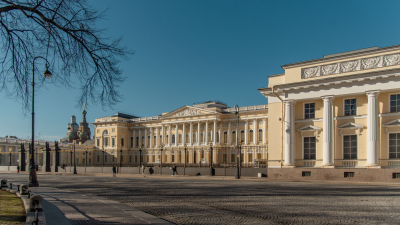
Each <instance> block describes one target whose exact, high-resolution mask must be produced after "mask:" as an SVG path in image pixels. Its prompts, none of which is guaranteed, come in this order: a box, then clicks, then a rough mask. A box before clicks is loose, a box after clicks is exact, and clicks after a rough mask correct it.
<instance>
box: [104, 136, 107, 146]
mask: <svg viewBox="0 0 400 225" xmlns="http://www.w3.org/2000/svg"><path fill="white" fill-rule="evenodd" d="M104 143H105V144H104V146H108V138H104Z"/></svg>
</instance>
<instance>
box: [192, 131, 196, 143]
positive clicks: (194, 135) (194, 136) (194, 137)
mask: <svg viewBox="0 0 400 225" xmlns="http://www.w3.org/2000/svg"><path fill="white" fill-rule="evenodd" d="M196 141H197V140H196V133H193V143H196Z"/></svg>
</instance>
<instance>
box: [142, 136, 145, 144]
mask: <svg viewBox="0 0 400 225" xmlns="http://www.w3.org/2000/svg"><path fill="white" fill-rule="evenodd" d="M144 141H145V139H144V136H142V145H144Z"/></svg>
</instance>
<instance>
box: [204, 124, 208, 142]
mask: <svg viewBox="0 0 400 225" xmlns="http://www.w3.org/2000/svg"><path fill="white" fill-rule="evenodd" d="M204 133H205V140H206V141H205V144H206V145H208V120H206V128H205V132H204Z"/></svg>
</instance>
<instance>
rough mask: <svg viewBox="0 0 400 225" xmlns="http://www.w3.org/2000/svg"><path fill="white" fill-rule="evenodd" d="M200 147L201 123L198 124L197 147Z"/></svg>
mask: <svg viewBox="0 0 400 225" xmlns="http://www.w3.org/2000/svg"><path fill="white" fill-rule="evenodd" d="M199 145H200V121H199V122H197V146H199Z"/></svg>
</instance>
